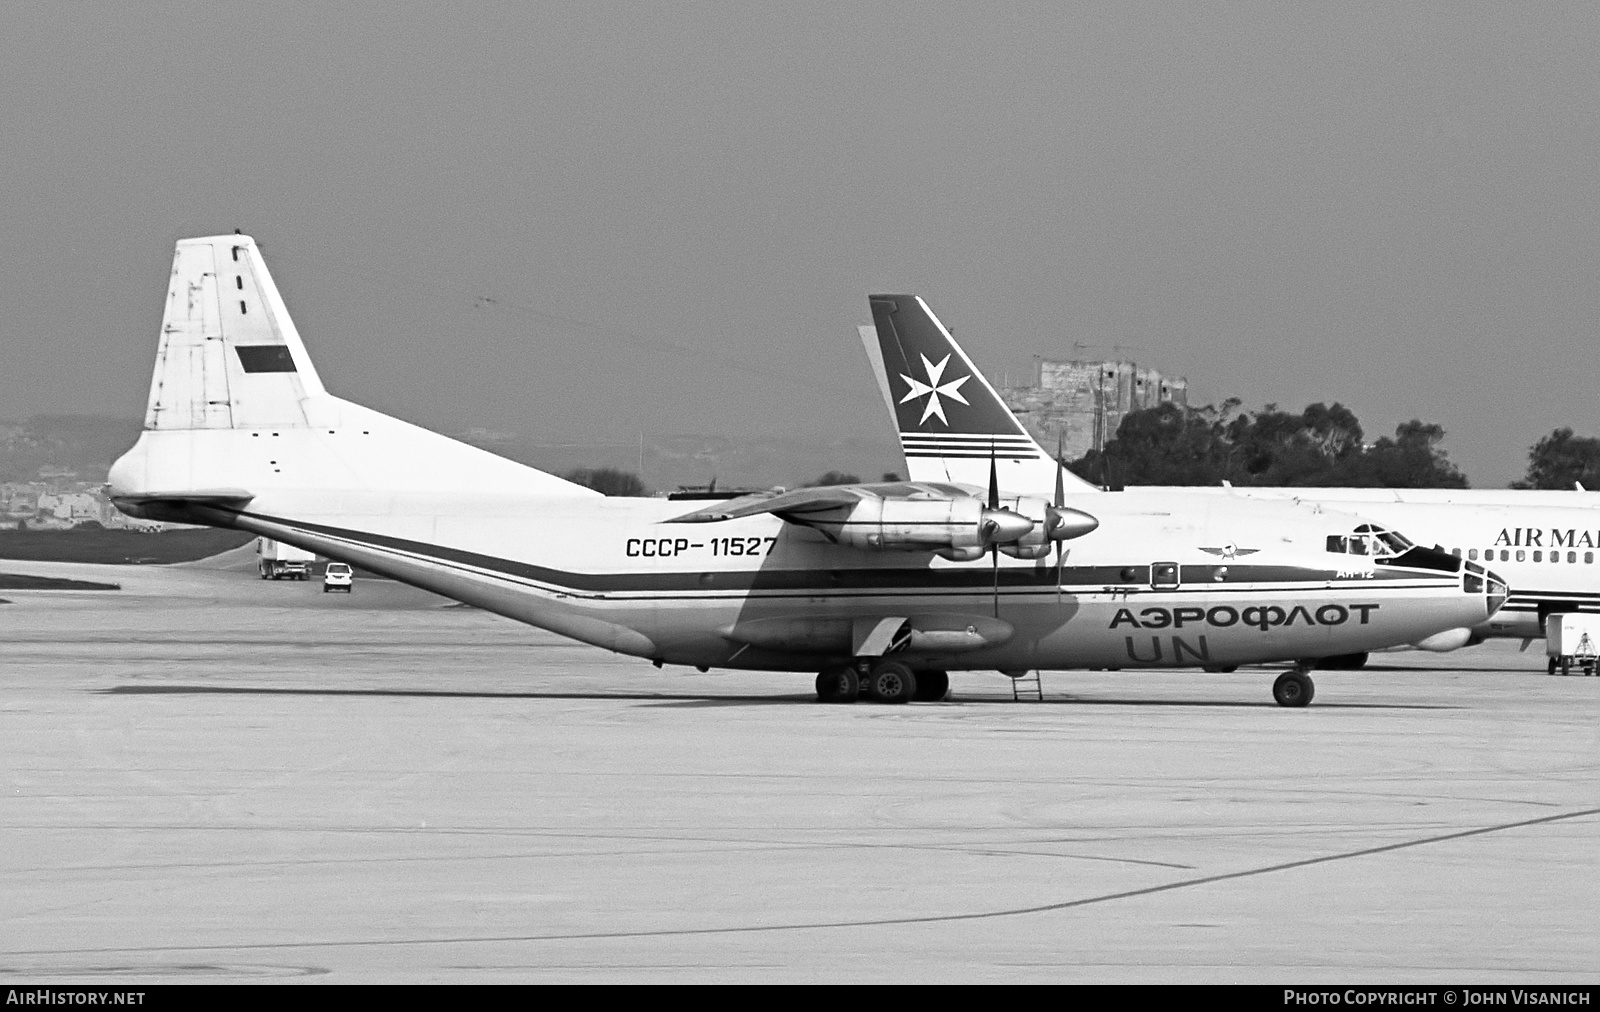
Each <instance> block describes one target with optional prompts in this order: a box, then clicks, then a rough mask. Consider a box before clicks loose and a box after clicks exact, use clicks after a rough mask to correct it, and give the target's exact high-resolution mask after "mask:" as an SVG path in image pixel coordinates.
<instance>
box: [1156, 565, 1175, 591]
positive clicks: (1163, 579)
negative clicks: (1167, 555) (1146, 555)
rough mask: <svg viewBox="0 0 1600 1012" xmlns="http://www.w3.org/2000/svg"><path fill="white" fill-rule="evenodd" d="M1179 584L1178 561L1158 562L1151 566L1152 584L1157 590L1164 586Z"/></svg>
mask: <svg viewBox="0 0 1600 1012" xmlns="http://www.w3.org/2000/svg"><path fill="white" fill-rule="evenodd" d="M1177 585H1178V564H1177V563H1176V562H1156V563H1153V564H1151V566H1150V586H1151V587H1153V588H1154V589H1156V590H1160V589H1162V588H1164V587H1176V586H1177Z"/></svg>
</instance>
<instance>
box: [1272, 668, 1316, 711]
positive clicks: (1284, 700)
mask: <svg viewBox="0 0 1600 1012" xmlns="http://www.w3.org/2000/svg"><path fill="white" fill-rule="evenodd" d="M1316 694H1317V687H1316V685H1314V684H1313V683H1312V681H1311V676H1310V675H1308V674H1306V673H1305V672H1304V671H1285V672H1284V673H1283V674H1281V675H1279V676H1278V680H1277V681H1276V682H1273V683H1272V698H1273V699H1276V700H1277V701H1278V705H1279V706H1305V705H1306V704H1307V703H1309V702H1311V697H1312V696H1315V695H1316Z"/></svg>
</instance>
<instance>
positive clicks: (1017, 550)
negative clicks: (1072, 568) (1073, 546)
mask: <svg viewBox="0 0 1600 1012" xmlns="http://www.w3.org/2000/svg"><path fill="white" fill-rule="evenodd" d="M1000 505H1001V506H1003V507H1005V508H1006V509H1007V510H1008V511H1011V512H1015V513H1017V514H1018V515H1020V516H1024V517H1027V518H1028V519H1029V520H1031V521H1033V529H1032V530H1030V531H1029V532H1028V533H1027V534H1024V535H1023V536H1022V537H1020V538H1018V539H1017V540H1016V541H1013V542H1011V543H1009V544H1002V545H1000V546H999V547H1000V551H1002V552H1004V553H1005V554H1006V555H1009V556H1011V557H1012V558H1016V559H1042V558H1044V557H1045V556H1047V555H1049V554H1050V549H1051V548H1053V547H1054V546H1055V544H1056V542H1058V541H1070V540H1072V539H1073V538H1081V537H1083V536H1084V535H1085V534H1088V533H1089V532H1090V531H1092V530H1094V529H1095V528H1096V527H1099V526H1100V521H1099V520H1096V519H1095V518H1094V517H1092V516H1090V515H1089V514H1087V513H1085V512H1083V511H1082V510H1075V509H1072V508H1070V507H1067V506H1056V505H1054V504H1053V503H1050V502H1049V501H1047V500H1044V499H1039V498H1036V497H1034V496H1017V497H1016V498H1015V499H1002V500H1000Z"/></svg>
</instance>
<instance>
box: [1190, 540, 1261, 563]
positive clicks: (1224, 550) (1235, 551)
mask: <svg viewBox="0 0 1600 1012" xmlns="http://www.w3.org/2000/svg"><path fill="white" fill-rule="evenodd" d="M1200 550H1201V551H1202V552H1210V553H1211V554H1212V555H1220V556H1222V557H1223V558H1224V559H1236V558H1238V557H1239V556H1241V555H1254V554H1256V553H1257V552H1259V551H1261V549H1259V548H1240V547H1239V546H1238V545H1235V544H1234V543H1233V542H1231V541H1230V542H1228V543H1227V544H1225V545H1223V546H1222V547H1221V548H1201V549H1200Z"/></svg>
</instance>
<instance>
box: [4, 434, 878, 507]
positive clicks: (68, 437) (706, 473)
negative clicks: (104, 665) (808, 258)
mask: <svg viewBox="0 0 1600 1012" xmlns="http://www.w3.org/2000/svg"><path fill="white" fill-rule="evenodd" d="M140 424H141V423H140V422H138V421H135V420H133V419H129V418H107V417H101V416H96V415H35V416H34V417H32V418H29V419H28V420H27V421H25V422H0V482H26V481H43V482H47V483H50V484H52V485H57V486H65V485H69V484H71V483H74V482H83V483H96V482H102V481H105V478H106V472H107V471H108V470H110V468H111V465H112V463H113V462H114V461H115V460H116V459H117V457H118V456H120V455H121V454H122V453H123V451H125V450H127V449H128V448H129V447H130V446H132V445H133V444H134V442H135V441H136V440H137V439H138V438H139V429H140ZM455 438H457V439H460V440H462V441H464V442H467V443H471V444H472V445H474V446H480V447H482V448H484V449H486V450H488V451H490V452H491V453H497V454H499V455H501V456H503V457H509V458H510V459H512V460H515V461H518V462H520V463H523V464H527V465H528V466H530V467H536V468H539V469H540V470H541V471H550V472H552V473H561V472H564V471H569V470H572V469H574V468H580V467H583V468H599V467H614V468H618V469H621V470H625V471H630V472H635V473H639V472H640V467H639V462H640V447H639V445H638V444H637V443H611V444H606V443H576V442H574V443H566V442H561V441H559V440H557V439H549V438H544V439H535V438H531V437H527V436H521V435H517V434H515V433H505V432H491V431H488V430H486V429H471V430H468V431H467V432H464V433H460V434H458V435H456V437H455ZM643 457H644V467H643V471H642V473H640V477H642V478H643V479H644V482H645V484H646V485H648V486H650V487H651V488H655V489H658V490H664V491H668V490H671V489H674V488H676V487H678V486H679V485H705V484H707V483H709V482H710V481H711V480H712V479H713V478H714V479H716V481H717V483H718V484H719V485H722V486H724V487H726V486H732V485H739V486H750V487H758V488H761V487H768V486H771V485H785V486H794V485H799V484H801V483H803V482H806V481H810V480H811V479H813V478H815V477H817V476H818V475H820V474H823V473H824V472H827V471H847V472H850V473H852V474H857V475H860V476H861V477H862V478H863V479H867V480H876V479H877V478H879V477H880V476H881V475H882V474H883V473H884V472H885V471H896V472H902V473H903V472H904V470H905V461H904V460H903V459H902V458H901V456H900V451H899V448H898V447H897V446H896V445H895V442H894V437H893V435H892V433H890V432H889V431H888V429H887V427H885V430H884V431H883V432H882V433H881V434H877V433H875V434H873V435H872V436H863V437H853V438H849V439H842V440H837V441H833V442H823V441H808V440H805V439H802V438H789V437H778V436H758V437H752V438H734V437H728V436H718V435H660V434H649V435H647V436H646V438H645V442H644V452H643Z"/></svg>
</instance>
